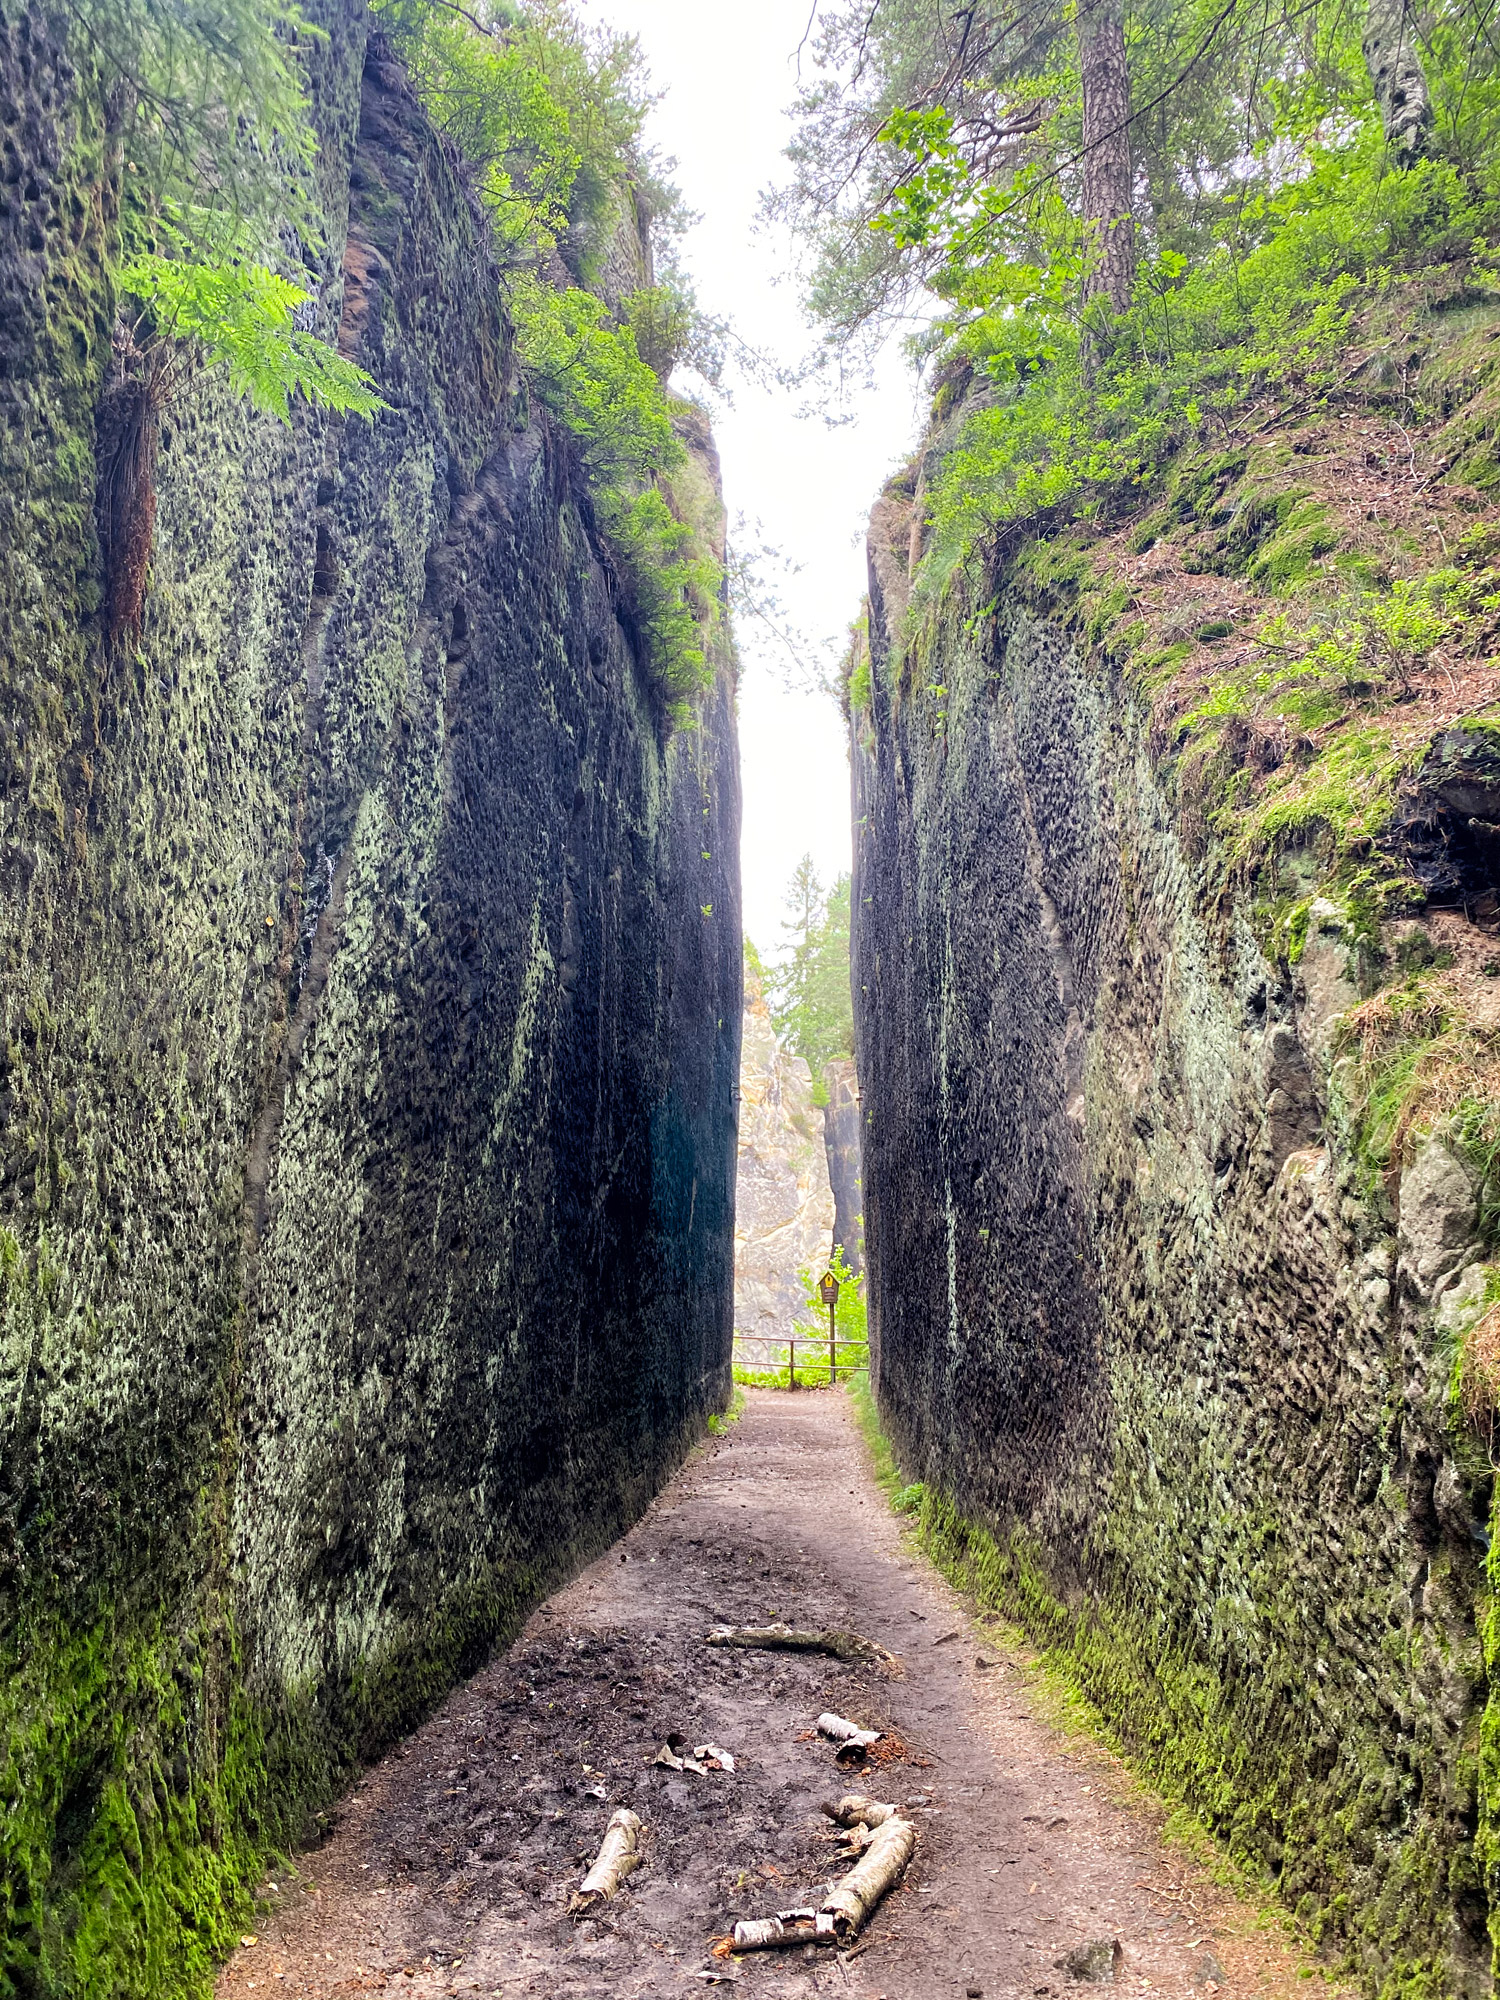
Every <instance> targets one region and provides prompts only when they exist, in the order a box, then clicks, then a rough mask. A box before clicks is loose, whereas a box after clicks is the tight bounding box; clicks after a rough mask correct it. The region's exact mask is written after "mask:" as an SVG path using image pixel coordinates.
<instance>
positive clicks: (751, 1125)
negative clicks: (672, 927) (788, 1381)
mask: <svg viewBox="0 0 1500 2000" xmlns="http://www.w3.org/2000/svg"><path fill="white" fill-rule="evenodd" d="M833 1227H834V1198H833V1192H832V1189H831V1188H830V1187H829V1183H828V1158H827V1153H826V1151H825V1148H824V1143H823V1115H822V1113H821V1112H820V1111H819V1109H818V1108H817V1106H816V1105H815V1104H814V1103H813V1089H812V1073H811V1071H810V1070H809V1069H808V1066H807V1064H806V1062H805V1061H804V1060H803V1058H802V1057H801V1056H794V1055H792V1054H790V1053H789V1052H788V1051H787V1050H786V1049H784V1048H783V1047H782V1045H781V1043H780V1042H779V1041H778V1040H777V1038H776V1031H775V1029H774V1028H773V1027H772V1025H771V1015H770V1011H769V1009H768V1008H767V1006H766V1003H765V1000H764V998H763V997H762V994H761V992H760V989H759V986H758V985H757V983H756V981H755V979H754V977H753V975H748V974H747V976H746V992H745V1018H744V1027H743V1030H742V1033H741V1037H740V1122H739V1161H738V1169H737V1173H736V1181H735V1211H734V1243H735V1250H734V1328H735V1334H736V1336H737V1337H738V1336H746V1338H745V1340H744V1344H743V1345H742V1346H741V1347H739V1348H737V1349H736V1353H735V1359H736V1360H737V1361H738V1362H739V1363H740V1364H741V1365H742V1366H744V1367H747V1368H758V1367H761V1366H767V1365H774V1366H782V1365H784V1363H785V1358H786V1357H785V1354H784V1353H783V1352H782V1345H781V1344H782V1343H784V1342H785V1341H786V1340H787V1338H788V1337H789V1336H790V1334H791V1333H792V1330H793V1325H794V1322H795V1321H796V1320H797V1319H798V1318H805V1317H806V1308H805V1303H804V1302H805V1300H806V1296H807V1294H806V1290H805V1287H804V1286H803V1284H802V1282H801V1280H800V1279H799V1278H798V1276H797V1273H798V1271H799V1270H804V1269H810V1270H812V1272H813V1276H814V1277H816V1276H817V1275H818V1272H819V1271H820V1270H821V1269H822V1267H823V1265H824V1264H825V1263H826V1262H827V1260H828V1255H829V1251H830V1249H831V1247H832V1244H833Z"/></svg>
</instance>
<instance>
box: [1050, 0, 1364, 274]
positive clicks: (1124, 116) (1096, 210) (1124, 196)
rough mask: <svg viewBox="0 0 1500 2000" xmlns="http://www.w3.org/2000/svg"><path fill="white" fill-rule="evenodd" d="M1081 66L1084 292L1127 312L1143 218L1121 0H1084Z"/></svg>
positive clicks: (1081, 8) (1080, 0)
mask: <svg viewBox="0 0 1500 2000" xmlns="http://www.w3.org/2000/svg"><path fill="white" fill-rule="evenodd" d="M1377 4H1378V0H1377ZM1387 4H1389V0H1387ZM1078 68H1079V74H1080V76H1081V77H1082V79H1083V216H1084V220H1085V221H1086V222H1089V223H1092V224H1093V233H1094V236H1095V240H1096V241H1097V243H1098V245H1099V249H1098V255H1097V257H1096V258H1095V259H1094V262H1093V264H1092V266H1091V268H1090V271H1089V275H1088V279H1087V281H1086V283H1085V286H1084V296H1085V298H1095V297H1097V296H1098V295H1099V294H1100V293H1103V294H1105V295H1106V296H1107V297H1108V299H1109V302H1110V304H1111V305H1112V306H1113V307H1114V309H1115V311H1116V312H1124V310H1125V309H1126V307H1127V306H1128V305H1129V304H1130V294H1131V292H1132V291H1133V289H1134V287H1135V223H1134V220H1133V218H1132V216H1131V212H1130V210H1131V200H1130V198H1131V171H1130V72H1129V69H1128V68H1127V67H1126V63H1125V23H1124V15H1123V12H1122V9H1121V5H1120V0H1078Z"/></svg>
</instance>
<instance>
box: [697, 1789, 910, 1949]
mask: <svg viewBox="0 0 1500 2000" xmlns="http://www.w3.org/2000/svg"><path fill="white" fill-rule="evenodd" d="M823 1810H824V1812H825V1813H827V1815H828V1817H829V1818H830V1819H832V1820H836V1821H838V1823H839V1824H840V1825H842V1826H849V1827H856V1826H857V1827H861V1828H865V1829H867V1830H868V1831H869V1841H868V1843H867V1844H866V1846H865V1848H864V1852H863V1853H862V1854H861V1855H860V1857H859V1859H858V1861H856V1862H855V1864H854V1866H853V1867H852V1868H851V1869H850V1870H849V1872H848V1874H847V1875H845V1876H843V1877H841V1879H840V1880H839V1881H838V1882H836V1883H835V1884H834V1886H833V1887H832V1888H831V1889H830V1890H829V1892H828V1894H827V1895H826V1896H825V1897H824V1899H823V1902H822V1905H821V1906H820V1907H819V1908H818V1909H816V1910H781V1911H778V1913H777V1914H776V1915H775V1916H774V1917H753V1918H750V1919H747V1920H745V1921H743V1922H740V1923H737V1924H736V1925H735V1927H734V1931H733V1934H732V1937H731V1938H730V1939H729V1940H728V1944H729V1949H731V1950H733V1951H776V1950H780V1949H782V1948H784V1947H785V1946H787V1945H793V1944H803V1943H807V1942H812V1943H816V1944H823V1943H829V1944H847V1943H849V1942H850V1941H851V1940H852V1939H853V1938H855V1937H857V1936H858V1934H859V1932H860V1931H862V1930H863V1929H864V1927H865V1925H866V1924H867V1923H868V1922H869V1921H870V1918H871V1917H872V1916H873V1915H874V1913H875V1909H876V1906H877V1904H878V1903H879V1902H880V1900H881V1898H882V1897H883V1896H885V1895H886V1894H888V1892H889V1891H890V1890H892V1889H893V1888H894V1887H895V1886H896V1884H897V1883H898V1882H899V1881H900V1880H901V1877H902V1876H903V1875H904V1874H905V1873H906V1868H907V1864H908V1862H909V1861H910V1860H911V1857H912V1853H913V1851H914V1850H915V1848H916V1844H917V1830H916V1828H915V1827H914V1826H913V1825H912V1823H911V1821H910V1820H907V1819H902V1817H901V1815H900V1813H899V1812H898V1811H897V1809H896V1807H895V1806H888V1805H884V1804H882V1803H881V1802H880V1801H879V1800H878V1799H866V1798H861V1797H859V1796H858V1795H857V1794H852V1793H851V1794H850V1796H849V1797H848V1798H843V1799H840V1800H839V1802H838V1804H837V1805H836V1806H832V1805H825V1806H824V1808H823ZM809 1918H811V1920H812V1921H811V1923H809V1922H808V1919H809Z"/></svg>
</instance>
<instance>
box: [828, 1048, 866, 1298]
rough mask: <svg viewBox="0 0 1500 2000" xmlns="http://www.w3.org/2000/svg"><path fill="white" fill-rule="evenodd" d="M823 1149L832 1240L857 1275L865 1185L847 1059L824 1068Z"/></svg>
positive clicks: (853, 1079)
mask: <svg viewBox="0 0 1500 2000" xmlns="http://www.w3.org/2000/svg"><path fill="white" fill-rule="evenodd" d="M823 1083H824V1086H825V1088H826V1089H827V1091H828V1102H827V1103H826V1104H825V1105H824V1106H823V1148H824V1151H825V1152H826V1153H827V1155H828V1179H829V1183H830V1185H831V1186H832V1188H833V1208H834V1216H833V1240H834V1243H835V1244H836V1245H837V1246H838V1247H839V1248H840V1249H841V1250H842V1251H843V1253H844V1262H845V1263H846V1264H847V1265H848V1266H849V1269H850V1270H851V1271H853V1272H854V1273H855V1274H856V1275H858V1274H859V1273H860V1272H861V1271H863V1269H864V1267H865V1265H864V1199H865V1197H864V1182H863V1176H862V1170H861V1166H860V1137H859V1133H860V1120H861V1116H862V1113H861V1111H860V1104H859V1079H858V1077H857V1076H856V1075H855V1073H854V1064H853V1062H852V1061H851V1060H850V1059H849V1057H847V1056H836V1057H835V1058H834V1060H833V1061H832V1062H829V1063H825V1064H824V1065H823Z"/></svg>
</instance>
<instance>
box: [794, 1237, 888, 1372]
mask: <svg viewBox="0 0 1500 2000" xmlns="http://www.w3.org/2000/svg"><path fill="white" fill-rule="evenodd" d="M828 1269H829V1270H830V1271H832V1273H833V1275H834V1277H835V1278H837V1279H838V1284H839V1295H838V1301H837V1303H836V1304H835V1306H834V1309H833V1326H834V1339H835V1341H836V1343H837V1346H838V1357H839V1364H840V1366H841V1367H842V1366H844V1365H846V1364H845V1357H846V1352H847V1357H848V1365H851V1366H854V1365H857V1366H859V1367H863V1366H864V1365H865V1363H866V1362H867V1361H868V1360H869V1358H870V1320H869V1306H868V1304H867V1302H866V1299H865V1281H864V1278H863V1276H862V1275H856V1273H855V1272H853V1271H851V1270H850V1269H849V1266H848V1264H847V1263H846V1262H845V1259H844V1252H843V1249H842V1247H841V1246H839V1245H837V1244H836V1245H835V1246H834V1251H833V1255H832V1257H831V1258H830V1259H829V1262H828ZM797 1276H798V1278H799V1279H800V1280H801V1283H802V1286H803V1289H804V1292H805V1294H806V1296H805V1297H804V1299H803V1301H802V1309H803V1313H804V1315H806V1316H805V1317H803V1318H801V1319H798V1320H797V1321H796V1328H797V1337H798V1339H799V1340H807V1341H810V1342H816V1341H819V1340H821V1341H822V1342H823V1346H824V1352H825V1354H826V1352H827V1343H828V1308H827V1306H825V1305H824V1303H823V1299H822V1295H821V1293H820V1292H819V1290H818V1283H819V1280H820V1279H821V1278H822V1276H823V1273H822V1272H821V1271H813V1270H811V1269H808V1270H802V1271H799V1272H798V1273H797ZM799 1373H800V1370H799ZM825 1373H826V1370H825Z"/></svg>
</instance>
